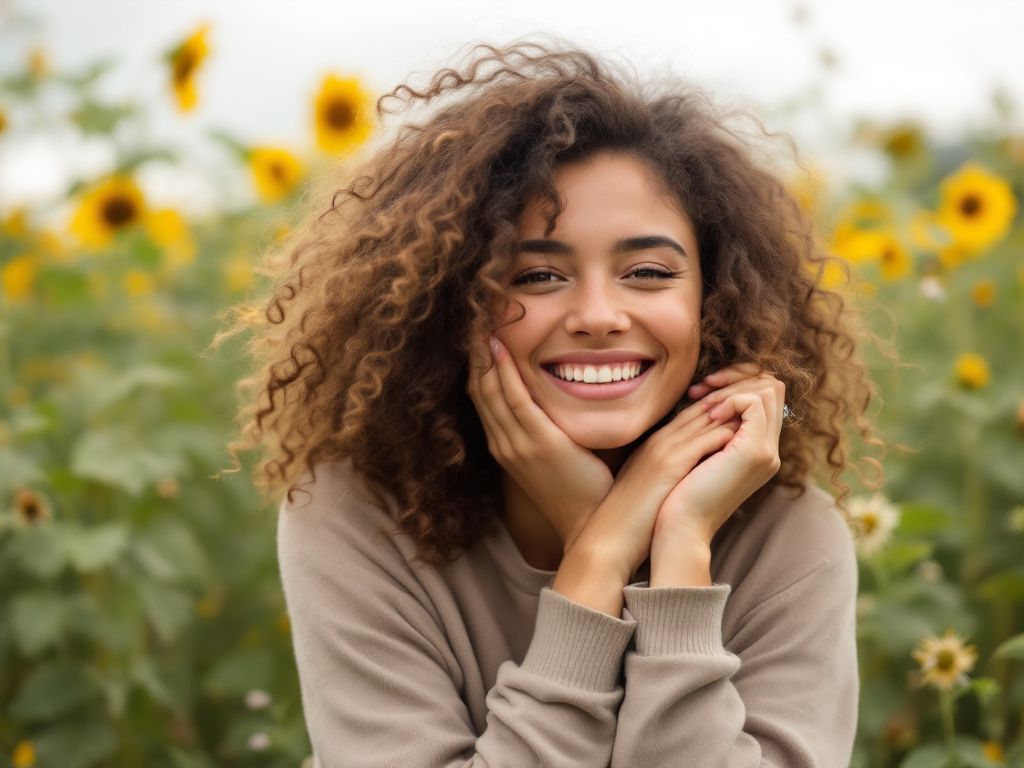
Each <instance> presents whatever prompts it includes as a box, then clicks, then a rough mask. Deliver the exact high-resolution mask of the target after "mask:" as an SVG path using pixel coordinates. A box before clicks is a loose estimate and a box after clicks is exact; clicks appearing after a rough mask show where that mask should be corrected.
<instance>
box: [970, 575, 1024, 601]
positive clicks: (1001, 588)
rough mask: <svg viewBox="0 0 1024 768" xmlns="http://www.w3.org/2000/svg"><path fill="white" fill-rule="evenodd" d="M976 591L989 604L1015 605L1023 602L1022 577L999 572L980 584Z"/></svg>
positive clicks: (1023, 584)
mask: <svg viewBox="0 0 1024 768" xmlns="http://www.w3.org/2000/svg"><path fill="white" fill-rule="evenodd" d="M978 591H979V592H980V593H981V595H982V596H983V597H984V598H985V599H986V600H989V601H991V602H995V603H1002V602H1008V603H1011V604H1012V603H1016V602H1018V601H1021V600H1024V575H1022V574H1020V573H1015V572H1013V571H1000V572H998V573H996V574H994V575H992V576H990V577H989V578H987V579H985V580H984V581H983V582H981V584H979V585H978Z"/></svg>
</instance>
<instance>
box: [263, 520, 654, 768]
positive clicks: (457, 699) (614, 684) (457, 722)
mask: <svg viewBox="0 0 1024 768" xmlns="http://www.w3.org/2000/svg"><path fill="white" fill-rule="evenodd" d="M315 506H316V504H315V503H314V507H315ZM320 506H321V507H325V506H327V507H330V506H332V505H324V504H321V505H320ZM348 506H350V505H348V504H346V503H345V501H344V500H342V502H341V503H340V504H336V505H333V508H330V509H327V510H324V509H319V510H318V509H315V508H310V509H291V508H290V507H289V505H288V504H287V503H284V504H282V507H281V513H280V515H279V518H278V561H279V567H280V573H281V579H282V586H283V589H284V594H285V600H286V605H287V608H288V613H289V618H290V621H291V626H292V640H293V647H294V651H295V659H296V665H297V668H298V675H299V684H300V692H301V697H302V706H303V713H304V716H305V719H306V727H307V730H308V733H309V736H310V741H311V743H312V746H313V753H314V765H315V766H319V767H320V768H341V766H351V765H359V766H362V767H363V768H371V767H375V766H379V767H380V768H384V767H385V766H387V767H388V768H398V767H399V766H411V765H416V766H422V767H423V768H430V767H432V766H436V767H437V768H442V767H444V768H456V767H457V766H458V767H462V766H467V767H468V766H488V767H489V768H501V767H502V766H517V767H522V766H547V765H559V766H587V767H588V768H606V766H607V765H608V763H609V761H610V759H611V751H612V744H613V741H614V736H615V722H616V715H617V712H618V708H619V705H620V704H621V702H622V696H623V684H622V659H623V654H624V653H625V650H626V646H627V645H628V644H629V642H630V640H631V639H632V636H633V632H634V630H635V628H636V622H635V621H633V620H626V619H622V618H620V617H615V616H609V615H607V614H605V613H603V612H600V611H597V610H593V609H591V608H588V607H586V606H583V605H581V604H578V603H576V602H574V601H572V600H569V599H568V598H566V597H565V596H563V595H561V594H559V593H557V592H554V591H553V590H551V589H549V588H547V587H545V588H544V589H543V590H542V591H541V594H540V598H539V603H538V612H537V615H536V620H535V625H534V632H533V636H532V640H531V643H530V645H529V647H528V649H527V652H526V655H525V658H524V659H523V661H522V663H521V664H517V663H515V662H514V661H513V660H508V661H505V662H504V663H502V664H501V665H500V667H499V668H498V671H497V676H496V681H495V683H494V685H493V687H492V688H491V689H490V691H488V693H487V696H486V703H487V709H488V712H487V716H486V720H487V726H486V728H485V729H484V730H483V732H482V733H479V734H477V733H475V731H474V728H473V726H472V721H471V718H470V715H469V712H468V709H467V706H466V704H465V702H464V700H463V699H462V697H461V695H460V686H461V685H462V674H461V671H460V669H459V665H458V663H457V659H456V658H455V657H454V655H453V654H452V652H451V648H450V647H449V644H448V642H447V638H446V633H445V630H444V628H443V627H442V626H441V625H440V622H439V619H438V618H437V613H436V611H435V610H434V609H433V605H432V603H431V601H430V599H429V596H427V595H426V594H425V593H424V592H423V591H422V589H417V585H418V582H416V581H415V577H414V576H413V574H412V571H411V570H410V569H409V566H408V563H407V561H406V560H405V558H404V557H403V556H402V555H401V553H400V552H398V551H397V550H396V549H395V548H394V546H393V545H391V544H390V543H388V542H387V539H386V538H384V537H382V536H381V537H378V536H369V535H365V532H364V533H363V534H360V533H358V528H359V526H351V527H350V526H349V524H348V523H340V522H338V521H342V520H345V519H346V518H345V517H343V516H345V515H347V514H349V513H353V514H354V510H353V509H350V508H347V507H348ZM325 511H326V512H327V513H328V515H326V516H325V515H324V514H323V513H324V512H325ZM339 525H341V526H342V528H343V531H342V532H343V533H344V534H345V535H337V534H335V535H331V534H329V533H328V531H330V529H331V528H332V527H336V526H339Z"/></svg>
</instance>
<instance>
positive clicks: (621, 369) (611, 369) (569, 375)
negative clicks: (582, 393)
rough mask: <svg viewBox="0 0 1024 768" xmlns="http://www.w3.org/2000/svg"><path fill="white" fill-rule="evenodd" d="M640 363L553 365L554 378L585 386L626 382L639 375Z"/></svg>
mask: <svg viewBox="0 0 1024 768" xmlns="http://www.w3.org/2000/svg"><path fill="white" fill-rule="evenodd" d="M640 368H641V363H639V362H636V363H616V364H615V365H602V366H594V365H565V364H563V365H553V366H552V370H553V371H554V374H555V376H557V377H558V378H560V379H564V380H565V381H582V382H584V383H587V384H603V383H607V382H611V381H628V380H629V379H635V378H636V377H637V376H639V375H640Z"/></svg>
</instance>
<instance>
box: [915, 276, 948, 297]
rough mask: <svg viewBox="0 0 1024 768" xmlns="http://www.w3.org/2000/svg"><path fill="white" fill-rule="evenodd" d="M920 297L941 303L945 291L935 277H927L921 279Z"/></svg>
mask: <svg viewBox="0 0 1024 768" xmlns="http://www.w3.org/2000/svg"><path fill="white" fill-rule="evenodd" d="M920 287H921V295H922V296H924V297H925V298H926V299H931V300H932V301H942V300H943V299H944V298H946V289H945V287H943V285H942V283H941V281H940V280H939V279H938V278H937V277H933V276H928V277H924V278H921V286H920Z"/></svg>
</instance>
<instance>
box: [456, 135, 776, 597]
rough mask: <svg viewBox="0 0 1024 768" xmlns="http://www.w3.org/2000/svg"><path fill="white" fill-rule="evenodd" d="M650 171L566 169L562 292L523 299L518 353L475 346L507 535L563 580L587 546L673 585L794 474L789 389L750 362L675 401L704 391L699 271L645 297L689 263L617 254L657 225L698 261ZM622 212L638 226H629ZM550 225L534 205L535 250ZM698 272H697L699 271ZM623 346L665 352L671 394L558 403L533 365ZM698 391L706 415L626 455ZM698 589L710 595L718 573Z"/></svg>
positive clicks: (530, 216) (676, 211)
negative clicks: (776, 482)
mask: <svg viewBox="0 0 1024 768" xmlns="http://www.w3.org/2000/svg"><path fill="white" fill-rule="evenodd" d="M648 174H649V171H648V170H647V169H646V167H645V166H643V165H642V164H641V163H640V162H639V161H637V160H635V159H633V158H631V157H629V156H625V155H623V154H620V153H612V154H607V153H606V154H604V155H599V156H597V157H596V158H593V159H591V160H589V161H585V162H584V163H581V164H577V165H574V166H571V167H569V168H567V169H566V170H565V171H563V172H556V177H555V178H556V188H558V189H559V191H560V193H561V194H562V195H563V199H565V200H567V201H568V202H567V205H566V207H565V210H564V211H563V214H562V216H560V217H559V220H558V222H557V223H556V229H555V230H554V232H553V233H552V236H553V237H554V236H559V237H560V240H559V242H566V243H568V244H570V245H572V246H574V256H573V258H572V259H566V260H565V261H564V262H560V263H559V264H558V265H554V262H553V261H549V262H548V263H550V264H552V265H553V268H554V271H556V272H557V274H556V275H554V276H552V277H553V278H557V280H555V279H552V280H551V281H550V283H548V281H545V284H546V285H547V284H550V285H551V288H544V289H543V290H539V291H535V290H534V289H532V288H531V289H530V291H531V292H532V293H530V292H521V293H520V294H518V295H517V296H516V298H519V299H525V300H524V301H523V303H524V304H526V305H528V309H527V315H528V316H529V318H530V322H531V323H532V324H533V325H527V324H524V325H521V326H519V328H514V327H513V326H511V325H509V326H504V327H503V328H502V329H501V331H499V334H498V335H502V334H503V335H504V338H505V340H506V341H507V342H508V343H510V344H512V347H513V349H512V350H510V349H508V348H506V346H505V345H503V344H502V343H501V342H500V341H499V340H498V339H495V338H493V337H492V347H491V350H492V351H489V350H488V347H487V346H486V345H485V344H484V339H483V338H482V337H481V335H480V334H477V335H476V336H475V338H474V341H475V347H474V354H473V356H474V365H473V366H471V373H470V377H469V380H468V381H467V386H466V391H467V393H468V394H469V395H470V397H471V399H472V400H473V402H474V405H475V407H476V409H477V412H478V414H479V415H480V418H481V422H482V424H483V427H484V431H485V433H486V435H487V439H488V447H489V450H490V452H491V454H492V455H493V456H494V457H495V459H496V461H497V462H498V463H499V465H500V466H501V467H502V470H503V475H504V478H505V483H504V491H505V501H506V504H505V521H506V525H507V526H508V528H509V531H510V533H511V534H512V536H513V539H514V540H515V541H516V544H517V545H518V547H519V549H520V551H521V552H522V553H523V555H524V557H525V558H526V559H527V561H528V562H530V563H531V564H532V565H534V566H535V567H539V568H545V569H552V570H553V569H555V568H557V567H558V564H559V562H560V560H561V558H562V557H563V556H564V555H565V553H567V552H568V551H569V550H570V549H571V548H573V547H585V548H587V549H589V550H594V549H597V550H599V551H600V552H601V553H602V557H603V558H604V559H605V560H606V561H608V562H612V563H615V564H617V567H618V568H619V569H620V571H621V573H622V574H624V575H626V576H628V575H630V574H634V573H636V572H637V571H638V569H639V568H640V566H641V565H642V564H644V563H645V562H646V561H649V562H650V564H651V570H652V573H654V572H655V571H656V570H658V569H659V568H660V569H661V572H662V573H668V572H669V569H671V568H673V567H675V566H676V565H677V563H678V561H679V560H680V559H684V558H689V557H695V558H696V559H697V560H700V559H701V558H702V556H703V555H709V553H710V544H711V539H712V537H713V536H714V534H715V532H716V531H717V530H718V529H719V528H720V527H721V525H722V524H723V523H724V522H725V521H726V520H727V519H728V518H729V517H730V516H731V515H732V513H733V512H734V511H735V510H736V509H737V508H738V507H739V505H740V504H741V503H742V502H743V501H744V500H745V499H747V498H748V497H749V496H750V494H751V493H753V492H754V491H755V490H757V489H758V488H760V487H761V486H762V485H763V484H764V483H765V482H767V481H768V480H769V479H770V478H771V477H772V476H773V475H774V474H775V473H776V472H777V471H778V468H779V465H780V461H779V456H778V440H779V434H780V432H781V426H782V413H781V412H782V403H783V401H784V396H785V387H784V385H783V384H782V382H780V381H778V380H777V379H776V378H775V377H773V376H771V375H770V374H768V373H766V372H763V371H760V370H759V369H757V368H756V367H755V366H753V365H750V364H738V365H733V366H729V367H727V368H724V369H722V370H720V371H717V372H715V373H713V374H711V375H709V376H707V377H706V378H705V379H703V380H702V381H700V382H697V383H695V384H693V385H692V386H690V387H689V388H687V389H685V390H684V391H676V389H677V388H681V387H682V386H684V384H679V383H678V382H680V381H681V382H684V383H685V382H687V381H692V380H693V378H692V377H693V368H694V366H695V364H696V352H697V351H699V350H697V349H696V348H695V345H694V344H693V343H692V338H693V334H692V330H693V328H694V327H695V323H694V322H693V321H695V320H697V319H699V305H700V293H699V287H697V288H696V289H695V288H694V284H693V281H694V280H696V282H697V284H698V286H699V272H698V273H696V274H693V273H692V272H691V273H690V274H689V275H688V278H689V281H690V282H686V281H681V282H679V283H675V284H673V287H671V288H662V287H661V286H659V287H658V289H657V291H655V290H652V289H651V288H649V287H648V285H643V287H642V288H641V287H640V284H639V283H638V282H637V279H636V275H637V273H636V272H632V271H630V270H634V269H636V268H637V265H641V266H664V267H665V268H670V266H671V263H670V259H671V258H675V256H674V255H673V254H668V253H665V252H658V253H654V252H651V253H643V254H629V255H628V256H626V257H625V258H626V259H627V261H622V262H620V261H616V259H619V258H621V257H620V256H618V255H613V254H612V252H611V250H610V248H608V247H605V246H606V244H607V243H610V242H613V241H614V239H615V238H618V237H631V236H634V235H636V234H637V232H636V231H632V230H634V229H636V227H635V226H634V224H635V223H636V222H642V228H643V229H644V233H646V234H650V233H651V232H655V231H656V232H658V233H664V234H667V235H670V236H671V237H673V239H675V240H677V241H678V242H680V243H681V244H683V246H684V247H685V249H686V251H687V252H688V253H691V254H693V255H694V257H695V256H696V242H695V238H693V235H692V227H691V226H690V222H689V219H688V217H687V216H686V215H685V211H682V210H681V209H680V208H679V207H678V206H677V205H674V204H673V203H672V202H671V201H664V200H663V199H662V198H660V197H659V195H658V194H657V193H656V192H655V191H654V186H653V184H649V183H642V182H644V180H645V179H647V181H649V178H648ZM623 209H627V210H626V214H627V215H625V216H618V214H621V213H622V212H623ZM531 211H532V213H531ZM537 217H538V214H537V210H536V209H535V208H533V207H531V206H527V209H526V212H525V213H524V216H523V219H522V220H521V221H520V232H521V234H523V235H524V237H532V236H535V235H537V231H538V230H537V227H538V226H540V227H541V230H540V231H543V228H542V224H538V218H537ZM563 220H564V225H563ZM602 238H604V239H602ZM696 261H697V260H696V258H693V259H691V260H690V264H691V266H692V267H694V268H695V267H696V266H697V265H696V264H694V262H696ZM541 263H544V262H543V261H542V262H541ZM515 290H516V289H515V288H512V287H510V292H514V291H515ZM695 290H696V292H694V291H695ZM531 301H532V302H533V303H532V304H531ZM687 311H689V312H690V314H689V315H687V314H686V312H687ZM531 312H532V314H531ZM673 313H676V314H673ZM545 323H547V324H546V325H545ZM510 329H511V330H510ZM681 329H682V330H685V331H687V333H689V334H690V335H689V336H687V335H686V333H682V332H681ZM697 343H699V339H697ZM621 348H629V349H640V350H644V351H645V352H646V351H647V350H651V351H652V353H657V354H652V356H653V357H656V359H657V360H658V362H659V364H660V367H659V366H655V368H652V371H654V370H658V371H659V372H660V371H664V372H666V373H668V374H670V375H667V376H665V377H664V378H663V379H662V380H655V381H652V382H651V384H656V385H657V386H656V388H651V387H650V386H649V385H648V386H649V389H648V391H647V393H646V394H645V395H644V397H643V399H642V400H639V399H638V400H636V401H631V400H628V399H627V398H619V399H618V400H620V402H616V401H607V400H606V401H580V403H578V404H577V403H575V402H572V401H570V400H559V399H558V395H552V394H549V390H548V389H546V388H545V385H544V384H543V379H542V376H543V375H546V374H540V373H538V371H539V368H538V367H537V366H536V365H535V364H534V362H535V361H534V360H532V359H531V358H532V357H535V356H536V352H537V351H538V350H542V351H543V352H551V351H554V352H564V351H567V350H575V349H583V350H588V351H592V350H596V349H621ZM548 357H550V355H548ZM488 358H490V359H492V360H493V362H494V365H488V362H489V360H488ZM524 372H525V374H524ZM684 394H685V395H686V397H688V398H689V399H690V400H692V401H695V402H693V403H692V404H690V405H688V406H687V407H686V408H684V409H682V410H681V411H680V412H679V413H678V414H677V415H676V416H675V417H674V418H673V419H672V420H671V421H669V422H668V424H666V425H665V426H664V427H662V428H661V429H659V430H657V431H656V432H654V433H653V434H652V435H650V436H649V437H648V438H647V439H646V440H644V441H643V442H642V443H641V444H640V445H639V446H637V447H636V448H635V450H633V451H632V453H630V454H629V455H628V456H627V455H626V451H627V447H628V446H630V445H631V444H632V443H634V442H635V440H636V439H637V438H638V437H639V436H640V435H642V434H643V433H644V432H645V431H646V430H648V429H650V427H651V426H652V425H654V424H655V423H657V422H658V421H659V420H660V419H661V418H663V417H664V415H665V414H666V413H668V412H670V410H671V407H672V406H673V405H674V404H675V403H676V402H678V401H679V400H681V399H682V396H683V395H684ZM566 397H568V396H566ZM576 400H579V399H578V398H576ZM542 406H543V407H542ZM581 409H582V410H581ZM588 409H589V410H588ZM594 409H598V410H597V411H596V414H597V417H596V418H595V411H594ZM624 509H628V510H630V514H628V515H625V514H622V512H621V510H624ZM707 559H708V560H709V557H708V558H707ZM655 581H656V580H655V579H654V578H652V579H651V585H652V586H655V585H656V584H655ZM697 583H706V584H710V583H711V582H710V578H709V577H706V576H705V577H702V578H701V579H700V580H699V581H698V582H697Z"/></svg>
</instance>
